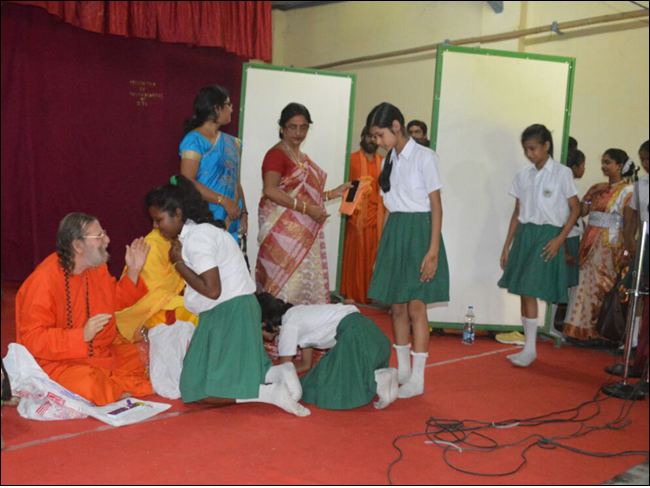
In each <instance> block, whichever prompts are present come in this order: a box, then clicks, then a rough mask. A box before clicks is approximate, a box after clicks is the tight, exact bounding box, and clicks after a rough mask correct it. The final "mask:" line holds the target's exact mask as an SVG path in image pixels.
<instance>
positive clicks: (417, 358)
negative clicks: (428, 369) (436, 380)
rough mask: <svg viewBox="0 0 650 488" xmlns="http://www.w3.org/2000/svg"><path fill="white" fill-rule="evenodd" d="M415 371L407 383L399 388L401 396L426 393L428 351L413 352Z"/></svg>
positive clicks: (407, 396)
mask: <svg viewBox="0 0 650 488" xmlns="http://www.w3.org/2000/svg"><path fill="white" fill-rule="evenodd" d="M411 356H413V373H411V378H410V379H409V380H408V382H407V383H406V384H405V385H402V386H401V387H400V389H399V394H398V397H399V398H411V397H414V396H417V395H422V394H423V393H424V368H425V366H426V365H427V358H428V357H429V354H428V353H426V352H412V353H411Z"/></svg>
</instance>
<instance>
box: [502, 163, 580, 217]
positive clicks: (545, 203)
mask: <svg viewBox="0 0 650 488" xmlns="http://www.w3.org/2000/svg"><path fill="white" fill-rule="evenodd" d="M577 194H578V189H577V188H576V184H575V183H574V181H573V171H571V170H570V169H569V168H567V167H566V166H563V165H562V164H559V163H556V162H555V161H554V160H553V158H551V157H550V156H549V158H548V161H546V164H545V165H544V167H543V168H542V169H541V170H538V169H537V168H536V167H535V165H534V164H530V165H528V166H526V167H525V168H523V169H521V170H520V171H519V172H518V173H517V175H516V176H515V179H514V181H513V182H512V186H511V187H510V195H512V196H513V197H515V198H516V199H518V200H519V222H521V223H522V224H535V225H546V224H549V225H553V226H555V227H564V226H565V225H566V223H567V220H568V219H569V215H570V214H571V209H570V207H569V202H568V200H569V198H571V197H575V196H576V195H577Z"/></svg>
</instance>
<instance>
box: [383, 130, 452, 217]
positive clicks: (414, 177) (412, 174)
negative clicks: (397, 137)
mask: <svg viewBox="0 0 650 488" xmlns="http://www.w3.org/2000/svg"><path fill="white" fill-rule="evenodd" d="M390 156H391V157H392V161H393V170H392V172H391V174H390V191H389V192H388V193H384V191H383V190H382V191H381V195H382V196H383V197H384V205H385V206H386V208H387V209H388V211H389V212H431V201H430V200H429V194H430V193H433V192H434V191H436V190H440V189H441V188H442V183H441V181H440V171H439V168H438V167H439V165H440V162H439V158H438V155H437V154H436V153H435V152H434V151H433V150H432V149H429V148H428V147H424V146H422V145H420V144H418V143H417V142H415V140H413V138H411V139H409V141H408V142H407V143H406V146H404V149H403V150H402V152H401V154H399V155H398V154H397V151H396V150H395V149H393V150H392V151H391V153H390ZM387 159H388V157H386V158H384V161H383V162H382V168H383V165H384V164H386V160H387Z"/></svg>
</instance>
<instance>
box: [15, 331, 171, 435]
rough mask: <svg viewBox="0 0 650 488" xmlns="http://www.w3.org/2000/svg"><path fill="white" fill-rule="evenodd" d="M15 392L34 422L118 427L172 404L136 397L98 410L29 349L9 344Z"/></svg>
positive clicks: (21, 410)
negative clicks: (83, 422) (52, 374)
mask: <svg viewBox="0 0 650 488" xmlns="http://www.w3.org/2000/svg"><path fill="white" fill-rule="evenodd" d="M4 365H5V369H6V370H7V374H9V379H10V381H11V390H12V393H13V394H14V395H15V396H17V397H21V401H20V405H18V413H19V414H20V416H21V417H24V418H27V419H32V420H71V419H83V418H86V417H94V418H96V419H97V420H101V421H102V422H105V423H107V424H109V425H112V426H114V427H120V426H122V425H129V424H134V423H136V422H140V421H142V420H146V419H148V418H151V417H153V416H154V415H157V414H159V413H161V412H164V411H165V410H167V409H169V408H170V407H171V405H166V404H163V403H153V402H143V401H141V400H137V399H135V398H130V399H127V400H120V401H119V402H116V403H112V404H110V405H106V406H105V407H97V406H95V405H94V404H93V403H91V402H89V401H88V400H86V399H85V398H82V397H80V396H79V395H76V394H74V393H72V392H71V391H69V390H67V389H65V388H64V387H62V386H61V385H59V384H58V383H56V382H54V381H52V380H51V379H50V378H49V376H48V375H47V374H46V373H45V372H44V371H43V370H42V369H41V367H40V366H39V365H38V363H37V362H36V360H35V359H34V358H33V357H32V355H31V354H30V353H29V351H28V350H27V349H25V347H24V346H22V345H20V344H9V352H8V353H7V357H6V358H4Z"/></svg>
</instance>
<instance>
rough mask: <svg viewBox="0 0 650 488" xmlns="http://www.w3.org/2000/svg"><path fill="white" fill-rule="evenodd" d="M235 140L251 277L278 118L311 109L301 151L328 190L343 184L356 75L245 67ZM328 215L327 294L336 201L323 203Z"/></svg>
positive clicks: (333, 274) (333, 279) (333, 278)
mask: <svg viewBox="0 0 650 488" xmlns="http://www.w3.org/2000/svg"><path fill="white" fill-rule="evenodd" d="M244 70H245V73H244V77H243V86H242V107H241V112H242V113H241V114H240V117H242V119H241V120H243V124H242V125H240V131H239V136H240V138H241V139H242V147H243V150H242V177H241V180H242V188H243V190H244V195H245V196H246V202H247V206H248V211H249V216H248V225H249V230H248V258H249V262H250V265H251V271H252V272H253V276H254V275H255V264H256V262H257V253H258V242H257V237H258V234H259V224H258V205H259V202H260V198H261V197H262V186H263V185H262V162H263V160H264V155H265V154H266V152H267V151H268V150H269V149H270V148H271V147H273V146H274V145H275V144H277V143H278V141H279V140H280V139H279V136H278V133H279V125H278V121H279V120H280V113H281V112H282V109H283V108H284V107H285V106H286V105H287V104H289V103H291V102H298V103H301V104H303V105H304V106H306V107H307V109H308V110H309V113H310V114H311V118H312V120H313V122H314V123H313V124H312V126H311V128H310V129H309V133H308V135H307V138H306V139H305V142H304V143H303V144H302V146H301V150H302V151H303V152H305V153H306V154H308V155H309V156H310V158H311V159H312V160H313V161H314V162H315V163H316V164H318V165H319V166H320V167H321V168H322V169H323V170H324V171H325V172H327V184H326V185H325V188H326V189H332V188H335V187H336V186H338V185H340V184H341V183H343V181H344V175H345V170H346V167H347V165H348V164H349V161H348V160H349V151H350V149H349V145H350V143H351V142H350V139H349V134H350V128H351V126H352V120H351V115H350V114H351V113H352V112H351V109H352V108H353V107H351V104H352V101H353V91H354V82H355V78H354V75H343V76H334V75H331V76H330V75H328V74H324V73H322V72H304V71H294V70H292V69H291V68H281V67H273V68H272V69H269V67H268V66H255V65H244ZM325 205H326V207H327V211H328V213H329V214H330V215H331V216H330V217H329V218H328V219H327V221H326V223H325V226H324V229H325V240H326V245H327V260H328V265H329V278H330V290H332V291H333V290H334V289H335V288H336V283H337V265H338V260H339V235H340V229H341V216H340V214H339V213H338V208H339V205H340V201H333V202H330V203H326V204H325Z"/></svg>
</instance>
